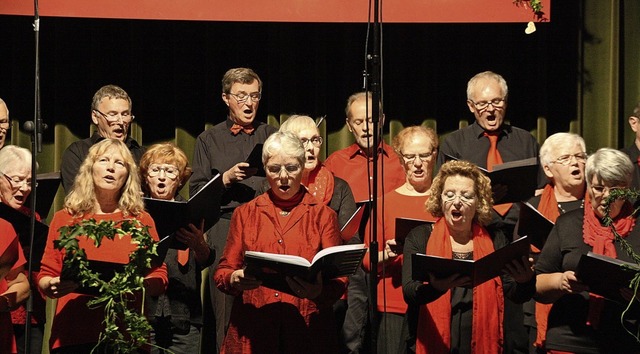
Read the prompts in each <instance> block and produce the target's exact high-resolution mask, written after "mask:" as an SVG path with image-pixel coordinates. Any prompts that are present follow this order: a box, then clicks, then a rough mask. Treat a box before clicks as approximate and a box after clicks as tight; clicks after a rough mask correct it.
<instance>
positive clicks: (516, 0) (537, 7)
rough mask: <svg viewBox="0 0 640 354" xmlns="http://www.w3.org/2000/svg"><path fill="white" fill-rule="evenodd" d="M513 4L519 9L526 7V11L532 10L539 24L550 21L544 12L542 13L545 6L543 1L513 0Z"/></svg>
mask: <svg viewBox="0 0 640 354" xmlns="http://www.w3.org/2000/svg"><path fill="white" fill-rule="evenodd" d="M513 4H514V5H516V6H517V7H524V8H525V9H526V8H530V9H531V12H533V16H534V17H535V18H536V21H538V22H546V21H549V19H548V18H546V17H545V15H544V11H542V9H543V6H542V1H541V0H513Z"/></svg>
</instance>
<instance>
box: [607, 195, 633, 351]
mask: <svg viewBox="0 0 640 354" xmlns="http://www.w3.org/2000/svg"><path fill="white" fill-rule="evenodd" d="M618 199H625V200H627V201H630V202H633V201H636V200H639V199H640V191H636V190H631V189H613V190H611V191H610V193H609V196H608V197H607V199H605V210H604V218H603V219H602V222H603V224H604V225H605V226H609V227H610V228H611V231H613V235H614V237H615V239H616V241H618V242H620V246H621V247H622V249H623V250H624V251H625V252H626V253H627V254H628V255H629V257H631V259H633V261H634V262H635V263H636V264H638V265H640V255H638V254H637V253H636V252H635V251H634V250H633V247H632V246H631V245H630V244H629V242H627V241H626V240H625V239H624V238H622V237H621V236H620V234H618V231H617V230H616V228H615V226H614V224H613V218H611V217H610V216H609V212H610V207H611V203H613V202H614V201H616V200H618ZM639 211H640V206H636V207H635V208H634V209H633V212H632V216H633V217H634V218H635V217H636V216H637V215H638V212H639ZM622 267H623V268H626V269H627V270H629V271H633V272H635V274H634V276H633V279H631V281H630V282H629V289H632V290H633V297H632V298H631V300H630V301H629V303H628V304H627V307H626V308H625V309H624V311H623V312H622V315H621V316H620V324H621V325H622V328H624V329H625V331H627V332H628V333H629V334H630V335H632V336H633V337H634V338H635V339H636V341H638V342H640V328H637V329H635V330H630V329H629V328H627V327H626V326H625V323H624V319H625V317H626V315H627V314H628V313H629V311H630V309H631V306H632V305H633V303H634V302H635V301H637V297H638V286H639V285H640V271H638V269H636V268H632V267H629V266H627V265H622Z"/></svg>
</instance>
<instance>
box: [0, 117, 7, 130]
mask: <svg viewBox="0 0 640 354" xmlns="http://www.w3.org/2000/svg"><path fill="white" fill-rule="evenodd" d="M0 127H2V128H4V129H7V128H9V118H4V119H0Z"/></svg>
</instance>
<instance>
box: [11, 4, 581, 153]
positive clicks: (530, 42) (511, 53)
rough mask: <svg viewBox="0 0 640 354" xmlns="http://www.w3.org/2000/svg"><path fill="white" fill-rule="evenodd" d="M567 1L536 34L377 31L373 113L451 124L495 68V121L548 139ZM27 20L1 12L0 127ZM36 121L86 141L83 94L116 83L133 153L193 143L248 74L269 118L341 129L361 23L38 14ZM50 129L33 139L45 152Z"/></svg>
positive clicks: (572, 59) (567, 45)
mask: <svg viewBox="0 0 640 354" xmlns="http://www.w3.org/2000/svg"><path fill="white" fill-rule="evenodd" d="M576 3H577V2H573V1H553V2H552V11H551V12H552V14H553V16H552V22H550V23H542V24H537V27H538V30H537V32H535V33H534V34H532V35H526V34H525V33H524V28H525V24H522V23H518V24H383V26H382V30H383V39H384V42H383V60H384V62H383V65H384V68H383V70H384V74H383V78H384V82H383V89H384V104H385V113H386V116H387V118H388V119H395V120H399V121H401V122H402V123H403V124H404V125H405V126H406V125H410V124H420V123H421V122H422V121H423V120H424V119H427V118H433V119H437V123H438V131H439V132H446V131H451V130H454V129H456V128H457V126H458V121H459V120H460V119H469V120H472V119H473V117H472V116H471V114H470V113H469V112H468V110H467V108H466V105H465V99H466V93H465V90H466V82H467V81H468V79H469V78H470V77H471V76H473V75H474V74H475V73H477V72H480V71H484V70H493V71H496V72H498V73H500V74H502V75H503V76H504V77H505V78H506V79H507V82H508V83H509V90H510V94H509V110H508V114H507V118H508V119H509V120H511V122H512V123H513V124H514V125H517V126H520V127H522V128H525V129H528V130H530V129H533V128H535V124H536V118H537V117H540V116H543V117H546V118H547V122H548V128H547V130H548V134H552V133H555V132H558V131H566V130H568V129H569V121H571V120H575V119H576V118H577V117H576V114H577V113H576V111H577V109H576V106H577V104H576V102H577V89H576V87H577V82H578V76H579V73H578V65H577V62H578V52H579V50H578V34H579V31H580V26H581V23H580V19H579V16H578V6H577V4H576ZM32 22H33V18H30V17H22V16H0V97H2V98H3V99H5V100H6V101H7V103H8V105H9V108H10V110H11V118H12V119H17V120H20V121H24V120H29V119H32V118H33V107H34V103H33V97H34V84H33V83H34V33H33V30H32ZM40 31H41V33H40V42H41V44H40V45H41V48H40V51H41V54H40V56H41V99H42V118H43V119H44V121H45V122H47V123H49V125H50V126H52V125H53V124H64V125H66V126H67V127H68V128H69V129H71V130H72V132H73V133H74V134H76V135H78V136H87V134H88V129H87V128H88V125H89V123H90V117H89V109H90V103H91V97H92V95H93V93H94V92H95V91H96V90H97V89H98V88H99V87H100V86H102V85H104V84H108V83H114V84H118V85H120V86H122V87H123V88H124V89H125V90H127V91H128V92H129V94H130V95H131V97H132V99H133V102H134V105H133V112H134V114H135V115H136V117H137V118H136V119H137V121H138V123H139V124H140V125H141V126H142V128H143V130H144V143H145V145H147V144H148V143H152V142H156V141H160V140H167V139H172V138H173V137H174V130H175V128H176V127H181V128H183V129H186V130H187V131H188V132H189V133H190V134H192V135H194V136H196V135H198V134H199V133H200V132H201V131H202V130H203V128H204V125H205V123H217V122H220V121H222V120H223V119H224V118H225V113H226V110H225V108H226V107H225V106H224V104H223V102H222V100H221V99H220V92H221V87H220V80H221V78H222V75H223V73H224V72H225V71H226V70H227V69H229V68H231V67H238V66H247V67H251V68H253V69H254V70H255V71H256V72H257V73H258V74H259V75H260V76H261V78H262V79H263V81H264V82H265V86H264V90H263V93H264V96H263V97H264V99H263V101H261V104H260V109H259V119H261V120H266V115H267V114H273V115H276V116H277V115H279V114H281V113H284V114H291V113H306V114H310V115H312V116H320V115H325V114H326V115H327V120H328V127H327V128H328V129H327V130H328V131H330V132H331V131H336V130H339V129H340V128H341V127H342V126H343V124H344V105H345V100H346V98H347V97H348V96H349V95H350V94H351V93H353V92H355V91H358V90H360V89H361V87H362V81H363V77H362V71H363V69H364V62H365V61H364V54H365V38H366V33H367V32H366V31H367V27H366V24H317V23H239V22H233V23H230V22H197V21H147V20H144V21H143V20H110V19H76V18H42V19H41V28H40ZM52 140H53V131H52V129H49V131H47V132H45V142H50V141H52Z"/></svg>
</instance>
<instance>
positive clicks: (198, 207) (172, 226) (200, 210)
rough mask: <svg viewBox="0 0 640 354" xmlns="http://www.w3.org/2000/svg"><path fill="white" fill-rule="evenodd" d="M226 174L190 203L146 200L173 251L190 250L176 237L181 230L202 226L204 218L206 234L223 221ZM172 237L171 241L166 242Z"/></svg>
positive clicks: (147, 208)
mask: <svg viewBox="0 0 640 354" xmlns="http://www.w3.org/2000/svg"><path fill="white" fill-rule="evenodd" d="M224 190H225V188H224V184H223V183H222V175H221V174H220V173H217V174H216V175H214V176H213V178H212V179H210V180H209V182H207V184H205V185H204V186H203V187H202V188H201V189H200V190H199V191H198V192H197V193H196V194H194V195H193V196H192V197H191V198H189V200H188V201H186V202H185V201H178V200H162V199H153V198H146V197H145V198H144V204H145V209H146V210H147V211H148V212H149V214H151V217H152V218H153V221H154V222H155V224H156V229H157V230H158V237H160V239H161V240H165V241H163V242H169V244H170V246H169V247H170V248H177V249H186V248H187V246H186V245H185V244H183V243H181V242H179V241H177V240H175V239H174V238H173V234H174V233H175V232H176V231H178V229H180V228H181V227H184V228H187V227H188V226H189V224H193V225H195V226H196V227H199V226H200V222H201V220H203V219H204V229H205V231H206V230H208V229H210V228H211V227H212V226H213V225H214V224H215V223H216V222H217V221H218V219H219V218H220V198H221V196H222V194H223V193H224ZM166 236H171V238H170V239H165V238H166Z"/></svg>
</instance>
